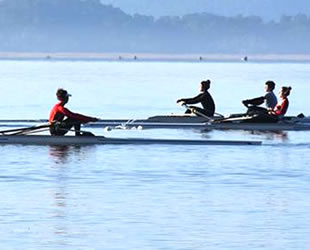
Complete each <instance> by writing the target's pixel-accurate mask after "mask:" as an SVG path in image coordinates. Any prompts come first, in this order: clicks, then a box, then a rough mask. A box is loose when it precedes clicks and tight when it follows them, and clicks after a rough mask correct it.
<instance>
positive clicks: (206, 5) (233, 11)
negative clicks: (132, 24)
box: [101, 0, 310, 20]
mask: <svg viewBox="0 0 310 250" xmlns="http://www.w3.org/2000/svg"><path fill="white" fill-rule="evenodd" d="M101 2H102V3H105V4H112V5H113V6H115V7H119V8H121V9H122V10H124V11H125V12H127V13H129V14H134V13H140V14H146V15H153V16H157V17H158V16H164V15H184V14H189V13H196V12H209V13H213V14H219V15H224V16H235V15H238V14H243V15H258V16H261V17H263V18H264V19H267V20H269V19H278V18H279V17H280V16H282V15H283V14H285V15H296V14H298V13H304V14H308V15H309V14H310V0H101Z"/></svg>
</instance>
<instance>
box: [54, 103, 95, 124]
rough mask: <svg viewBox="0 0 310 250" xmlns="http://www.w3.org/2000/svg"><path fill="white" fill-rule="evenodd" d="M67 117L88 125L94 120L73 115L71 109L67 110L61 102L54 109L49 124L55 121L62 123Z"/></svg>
mask: <svg viewBox="0 0 310 250" xmlns="http://www.w3.org/2000/svg"><path fill="white" fill-rule="evenodd" d="M65 116H66V117H68V118H72V119H74V120H77V121H80V122H81V123H87V122H90V121H91V120H92V119H93V118H91V117H89V116H85V115H81V114H77V113H73V112H71V111H70V110H69V109H67V108H65V107H64V106H63V105H62V103H61V102H59V103H57V104H56V105H55V106H54V107H53V108H52V110H51V112H50V116H49V122H50V123H52V122H53V121H60V122H61V121H62V120H63V119H64V117H65Z"/></svg>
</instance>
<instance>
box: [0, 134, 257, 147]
mask: <svg viewBox="0 0 310 250" xmlns="http://www.w3.org/2000/svg"><path fill="white" fill-rule="evenodd" d="M0 144H24V145H96V144H135V145H137V144H138V145H139V144H140V145H148V144H166V145H236V146H239V145H240V146H241V145H261V141H238V140H187V139H145V138H107V137H104V136H50V135H1V136H0Z"/></svg>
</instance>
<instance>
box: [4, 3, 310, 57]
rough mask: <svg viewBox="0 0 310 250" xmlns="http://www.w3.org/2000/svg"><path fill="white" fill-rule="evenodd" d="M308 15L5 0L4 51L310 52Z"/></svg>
mask: <svg viewBox="0 0 310 250" xmlns="http://www.w3.org/2000/svg"><path fill="white" fill-rule="evenodd" d="M309 29H310V18H309V17H308V16H307V15H304V14H299V15H296V16H282V18H281V19H280V20H279V21H269V22H264V21H263V20H262V19H261V18H260V17H257V16H240V15H239V16H235V17H224V16H217V15H212V14H208V13H195V14H188V15H184V16H166V17H160V18H154V17H152V16H146V15H141V14H135V15H128V14H126V13H124V12H123V11H122V10H120V9H118V8H114V7H113V6H111V5H103V4H101V3H100V0H49V1H45V0H2V1H1V2H0V51H17V52H18V51H20V52H25V51H27V52H41V51H44V52H142V53H143V52H148V53H230V54H231V53H242V54H247V53H278V54H281V53H285V54H289V53H310V47H309V46H308V44H309V42H310V32H309Z"/></svg>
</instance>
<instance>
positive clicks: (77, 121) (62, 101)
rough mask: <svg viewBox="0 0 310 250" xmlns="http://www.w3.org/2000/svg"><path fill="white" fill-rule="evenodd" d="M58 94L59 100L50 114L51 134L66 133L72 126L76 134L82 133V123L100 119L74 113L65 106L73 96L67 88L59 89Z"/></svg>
mask: <svg viewBox="0 0 310 250" xmlns="http://www.w3.org/2000/svg"><path fill="white" fill-rule="evenodd" d="M56 96H57V99H58V100H59V102H58V103H56V104H55V105H54V107H53V108H52V110H51V112H50V116H49V123H50V124H51V127H50V133H51V135H65V134H66V133H67V132H68V131H69V130H70V129H71V128H72V127H74V129H75V135H81V133H80V129H81V123H87V122H95V121H98V119H97V118H94V117H90V116H85V115H81V114H77V113H73V112H71V111H70V110H69V109H67V108H65V107H64V106H65V105H66V104H67V102H68V101H69V97H70V96H71V95H70V94H68V92H67V91H66V90H64V89H58V90H57V92H56ZM65 117H66V119H64V118H65ZM85 134H86V133H85Z"/></svg>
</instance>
